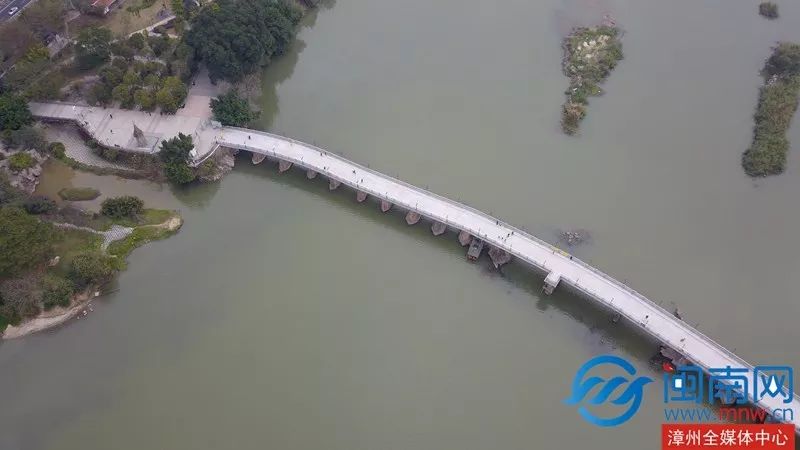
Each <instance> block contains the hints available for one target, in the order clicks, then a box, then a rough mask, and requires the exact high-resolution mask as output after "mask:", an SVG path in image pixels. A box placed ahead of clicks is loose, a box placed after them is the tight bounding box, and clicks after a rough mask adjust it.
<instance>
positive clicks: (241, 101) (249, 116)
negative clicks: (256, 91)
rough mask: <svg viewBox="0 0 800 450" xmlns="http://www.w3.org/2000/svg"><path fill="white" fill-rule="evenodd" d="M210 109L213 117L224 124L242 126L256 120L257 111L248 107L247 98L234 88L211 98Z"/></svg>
mask: <svg viewBox="0 0 800 450" xmlns="http://www.w3.org/2000/svg"><path fill="white" fill-rule="evenodd" d="M211 111H212V112H213V113H214V119H216V120H217V121H219V122H220V123H222V124H223V125H225V126H234V127H242V126H245V125H247V124H248V123H250V122H252V121H254V120H256V119H257V118H258V116H259V112H258V111H253V110H252V109H250V104H249V103H248V102H247V99H245V98H243V97H241V96H240V95H239V92H237V91H236V90H235V89H232V90H230V91H228V92H227V93H226V94H223V95H220V96H219V97H217V98H214V99H211Z"/></svg>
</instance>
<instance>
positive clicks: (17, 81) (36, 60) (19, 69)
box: [6, 43, 50, 90]
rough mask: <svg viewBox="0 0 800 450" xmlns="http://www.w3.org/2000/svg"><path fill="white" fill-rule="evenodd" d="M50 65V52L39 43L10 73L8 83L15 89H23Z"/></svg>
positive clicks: (29, 49) (29, 50)
mask: <svg viewBox="0 0 800 450" xmlns="http://www.w3.org/2000/svg"><path fill="white" fill-rule="evenodd" d="M48 65H50V52H49V51H47V47H45V46H44V45H42V44H39V43H36V44H33V45H31V46H30V47H29V48H28V50H26V51H25V55H24V56H23V57H22V58H20V59H19V61H17V63H16V64H15V65H14V68H13V69H12V70H11V71H10V72H9V73H8V75H7V77H8V79H7V80H6V82H7V83H8V85H9V86H11V87H12V88H14V89H18V90H19V89H22V88H23V87H24V86H27V85H28V83H30V81H31V79H32V78H34V77H35V76H36V75H38V74H40V73H42V71H43V70H45V68H47V66H48Z"/></svg>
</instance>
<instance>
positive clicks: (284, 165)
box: [278, 160, 292, 173]
mask: <svg viewBox="0 0 800 450" xmlns="http://www.w3.org/2000/svg"><path fill="white" fill-rule="evenodd" d="M291 167H292V163H290V162H289V161H284V160H280V161H278V173H283V172H286V171H287V170H289V169H291Z"/></svg>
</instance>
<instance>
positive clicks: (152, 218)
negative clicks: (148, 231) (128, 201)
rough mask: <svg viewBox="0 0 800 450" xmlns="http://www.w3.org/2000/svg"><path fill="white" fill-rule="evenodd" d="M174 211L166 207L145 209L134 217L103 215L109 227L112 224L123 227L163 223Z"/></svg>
mask: <svg viewBox="0 0 800 450" xmlns="http://www.w3.org/2000/svg"><path fill="white" fill-rule="evenodd" d="M174 215H175V212H173V211H170V210H168V209H145V210H144V211H143V212H142V213H141V214H139V215H138V216H136V217H135V218H127V217H123V218H119V219H112V218H110V217H104V219H105V220H107V222H108V227H106V228H105V229H106V230H107V229H108V228H110V227H111V225H112V224H114V225H121V226H123V227H130V228H135V227H140V226H144V225H158V224H160V223H164V222H166V221H167V220H169V218H170V217H172V216H174Z"/></svg>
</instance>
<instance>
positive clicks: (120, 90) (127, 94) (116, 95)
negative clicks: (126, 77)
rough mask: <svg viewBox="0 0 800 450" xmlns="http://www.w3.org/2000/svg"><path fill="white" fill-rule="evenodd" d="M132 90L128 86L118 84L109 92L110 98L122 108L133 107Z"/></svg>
mask: <svg viewBox="0 0 800 450" xmlns="http://www.w3.org/2000/svg"><path fill="white" fill-rule="evenodd" d="M132 92H133V88H132V87H131V85H129V84H120V85H118V86H117V87H115V88H114V89H112V90H111V97H112V98H113V99H114V101H117V102H119V103H120V106H121V107H123V108H130V107H131V106H133V94H132Z"/></svg>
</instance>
